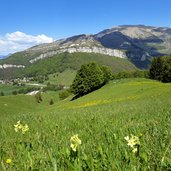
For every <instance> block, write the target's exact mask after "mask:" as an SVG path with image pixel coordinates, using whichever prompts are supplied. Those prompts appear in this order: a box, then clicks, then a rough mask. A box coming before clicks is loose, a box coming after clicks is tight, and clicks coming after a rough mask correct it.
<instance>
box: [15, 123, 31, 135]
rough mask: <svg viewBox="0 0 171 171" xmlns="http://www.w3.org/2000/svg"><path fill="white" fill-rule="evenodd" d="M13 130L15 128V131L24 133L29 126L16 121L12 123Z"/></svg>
mask: <svg viewBox="0 0 171 171" xmlns="http://www.w3.org/2000/svg"><path fill="white" fill-rule="evenodd" d="M14 130H15V132H19V131H21V132H22V134H25V132H27V131H28V130H29V127H28V125H27V124H25V125H22V124H21V122H20V121H18V122H17V124H16V125H14Z"/></svg>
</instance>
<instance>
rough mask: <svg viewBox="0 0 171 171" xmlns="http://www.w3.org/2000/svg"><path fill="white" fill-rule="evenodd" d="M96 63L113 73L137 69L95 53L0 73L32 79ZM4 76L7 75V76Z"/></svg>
mask: <svg viewBox="0 0 171 171" xmlns="http://www.w3.org/2000/svg"><path fill="white" fill-rule="evenodd" d="M91 61H96V62H97V63H98V64H100V65H107V66H110V67H111V69H112V71H113V73H116V72H119V71H133V70H136V69H137V68H136V67H135V66H134V65H133V64H132V63H131V62H130V61H128V60H127V59H121V58H116V57H111V56H108V55H102V54H94V53H81V52H77V53H68V52H65V53H62V54H58V55H55V56H53V57H51V58H47V59H43V60H38V61H36V62H34V63H33V64H32V65H29V66H27V67H25V68H14V69H15V71H13V70H12V69H11V68H7V69H6V71H8V72H4V73H3V72H0V78H2V77H5V78H12V77H23V76H25V77H32V76H37V75H46V74H52V73H56V72H63V71H65V70H66V69H72V70H75V71H77V70H78V69H80V67H81V65H82V64H86V63H89V62H91ZM2 74H6V75H5V76H4V75H2Z"/></svg>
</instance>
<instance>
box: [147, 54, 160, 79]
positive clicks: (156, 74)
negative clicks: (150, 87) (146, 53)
mask: <svg viewBox="0 0 171 171" xmlns="http://www.w3.org/2000/svg"><path fill="white" fill-rule="evenodd" d="M162 71H163V59H162V58H161V57H160V58H154V59H153V61H152V63H151V67H150V70H149V78H151V79H154V80H159V81H161V80H162Z"/></svg>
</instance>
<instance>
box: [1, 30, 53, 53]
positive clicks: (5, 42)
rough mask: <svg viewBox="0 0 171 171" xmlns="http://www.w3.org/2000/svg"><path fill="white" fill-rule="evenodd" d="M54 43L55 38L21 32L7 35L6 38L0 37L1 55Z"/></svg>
mask: <svg viewBox="0 0 171 171" xmlns="http://www.w3.org/2000/svg"><path fill="white" fill-rule="evenodd" d="M53 41H54V40H53V38H51V37H48V36H46V35H44V34H41V35H37V36H33V35H28V34H25V33H23V32H20V31H16V32H13V33H7V34H5V36H3V37H0V55H7V54H9V53H14V52H18V51H22V50H25V49H28V48H30V47H32V46H35V45H38V44H42V43H51V42H53Z"/></svg>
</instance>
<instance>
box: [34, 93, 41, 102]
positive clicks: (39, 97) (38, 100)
mask: <svg viewBox="0 0 171 171" xmlns="http://www.w3.org/2000/svg"><path fill="white" fill-rule="evenodd" d="M35 99H36V102H37V103H40V102H41V101H42V95H41V93H40V92H38V93H37V94H35Z"/></svg>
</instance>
